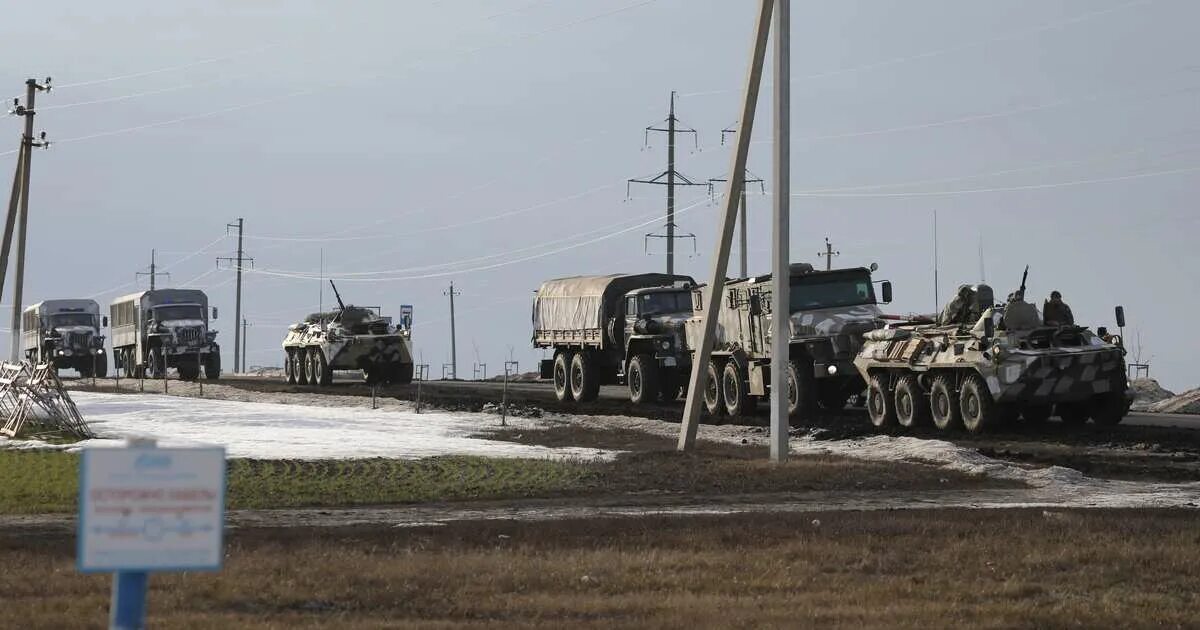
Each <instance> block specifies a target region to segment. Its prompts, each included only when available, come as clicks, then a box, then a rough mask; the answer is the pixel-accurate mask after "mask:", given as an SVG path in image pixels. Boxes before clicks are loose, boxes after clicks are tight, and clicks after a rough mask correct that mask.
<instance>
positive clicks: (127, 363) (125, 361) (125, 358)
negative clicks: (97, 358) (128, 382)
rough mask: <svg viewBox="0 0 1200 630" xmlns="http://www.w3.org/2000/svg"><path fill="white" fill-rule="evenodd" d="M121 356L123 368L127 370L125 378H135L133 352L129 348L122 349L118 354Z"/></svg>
mask: <svg viewBox="0 0 1200 630" xmlns="http://www.w3.org/2000/svg"><path fill="white" fill-rule="evenodd" d="M118 356H120V357H121V368H120V369H122V370H123V371H124V372H125V378H133V377H134V376H133V374H134V370H133V353H132V352H129V351H128V350H121V352H120V354H119V355H118Z"/></svg>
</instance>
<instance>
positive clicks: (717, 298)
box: [679, 0, 787, 451]
mask: <svg viewBox="0 0 1200 630" xmlns="http://www.w3.org/2000/svg"><path fill="white" fill-rule="evenodd" d="M773 5H774V2H773V0H762V2H761V3H760V5H759V10H758V20H757V22H756V27H755V32H754V40H753V44H752V46H751V52H750V66H749V69H748V70H747V72H746V84H745V90H744V95H743V98H742V112H741V114H742V115H741V116H740V117H739V118H738V120H740V121H742V122H741V130H740V133H738V138H737V147H736V149H735V150H734V152H733V156H732V157H731V158H730V165H729V181H728V182H727V185H726V188H725V197H724V203H725V209H724V212H723V213H722V215H721V223H720V224H719V225H718V227H719V228H720V230H718V238H717V243H716V254H715V255H714V256H713V269H712V276H711V277H710V280H709V283H708V286H709V290H708V294H707V295H706V296H705V299H704V304H703V305H702V307H703V308H702V310H701V315H702V316H703V318H704V328H703V331H702V333H701V338H700V339H701V341H700V344H699V347H698V348H696V349H695V355H694V356H693V359H692V375H691V377H690V379H689V380H688V395H687V403H686V405H685V406H684V410H683V422H682V423H681V424H680V430H679V450H681V451H687V450H691V449H692V448H693V447H695V445H696V431H697V429H698V428H699V425H700V411H701V409H702V408H703V406H704V386H705V380H706V378H705V377H706V375H707V367H708V361H709V359H711V358H712V349H713V342H714V340H715V337H716V331H717V313H718V312H719V309H720V308H721V303H722V301H723V300H722V299H721V298H722V294H723V293H724V292H725V272H726V271H727V270H728V268H729V250H730V249H731V248H732V246H733V229H734V225H735V224H736V223H737V216H738V203H739V201H740V199H741V194H742V188H743V187H744V186H745V181H744V180H745V177H746V159H747V156H748V155H749V154H750V137H751V136H752V135H753V133H754V113H755V111H756V110H757V108H758V90H759V86H760V84H761V82H762V69H763V60H764V58H765V57H766V52H767V37H768V35H769V34H770V31H771V9H772V7H773ZM777 196H778V193H777ZM776 284H778V283H776ZM777 319H780V320H782V321H787V318H777ZM785 356H786V355H785Z"/></svg>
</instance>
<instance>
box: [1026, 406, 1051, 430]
mask: <svg viewBox="0 0 1200 630" xmlns="http://www.w3.org/2000/svg"><path fill="white" fill-rule="evenodd" d="M1053 414H1054V405H1026V406H1024V407H1022V408H1021V418H1022V419H1023V420H1025V422H1027V423H1029V424H1032V425H1039V426H1040V425H1043V424H1046V421H1047V420H1049V419H1050V416H1051V415H1053Z"/></svg>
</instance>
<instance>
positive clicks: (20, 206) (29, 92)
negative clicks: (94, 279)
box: [0, 77, 50, 363]
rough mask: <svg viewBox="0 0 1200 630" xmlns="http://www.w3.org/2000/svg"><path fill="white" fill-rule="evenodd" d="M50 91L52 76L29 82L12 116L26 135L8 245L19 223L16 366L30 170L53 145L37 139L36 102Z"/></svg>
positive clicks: (11, 355) (13, 356)
mask: <svg viewBox="0 0 1200 630" xmlns="http://www.w3.org/2000/svg"><path fill="white" fill-rule="evenodd" d="M49 89H50V78H49V77H47V78H46V81H45V83H38V81H37V79H26V80H25V104H24V105H21V104H20V103H18V102H16V100H15V99H14V102H13V110H12V113H13V114H15V115H17V116H24V117H25V133H24V134H22V136H21V150H20V151H19V153H20V157H19V158H17V176H16V178H15V179H17V180H19V181H20V184H19V186H14V188H19V191H18V197H19V201H17V202H16V203H15V204H14V203H12V202H10V204H9V215H10V216H9V218H8V220H7V221H6V222H5V236H6V239H5V240H6V242H7V241H8V240H9V239H11V238H12V231H11V229H9V228H8V226H9V225H12V224H13V223H14V222H15V223H16V228H17V265H16V269H15V270H14V273H13V305H12V307H13V310H12V347H11V348H10V350H9V359H10V360H11V361H12V362H13V363H16V362H17V359H18V357H19V356H20V351H21V310H22V304H21V301H22V299H23V298H24V295H23V293H24V290H25V242H26V233H27V230H28V227H29V169H30V165H31V162H32V160H33V148H34V147H48V146H50V143H49V142H47V141H46V134H45V132H43V133H42V134H41V139H40V141H39V140H35V139H34V137H33V117H34V115H35V114H36V113H37V112H36V110H35V109H34V102H35V100H36V98H37V93H38V92H41V91H44V90H49ZM14 183H15V182H14ZM13 201H16V200H13ZM14 206H15V209H16V211H17V214H16V216H15V221H14V217H13V216H12V212H13V209H14ZM4 263H5V269H0V274H3V273H6V272H7V271H8V269H7V264H8V261H7V260H5V261H4Z"/></svg>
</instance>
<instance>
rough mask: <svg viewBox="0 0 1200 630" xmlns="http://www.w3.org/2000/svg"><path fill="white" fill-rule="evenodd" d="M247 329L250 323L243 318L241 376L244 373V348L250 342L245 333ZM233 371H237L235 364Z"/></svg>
mask: <svg viewBox="0 0 1200 630" xmlns="http://www.w3.org/2000/svg"><path fill="white" fill-rule="evenodd" d="M249 327H250V322H248V321H246V319H245V318H244V317H243V318H242V374H245V373H246V347H247V346H249V345H250V340H249V338H248V337H247V336H246V332H247V331H246V329H247V328H249ZM234 369H237V365H236V364H235V365H234Z"/></svg>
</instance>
